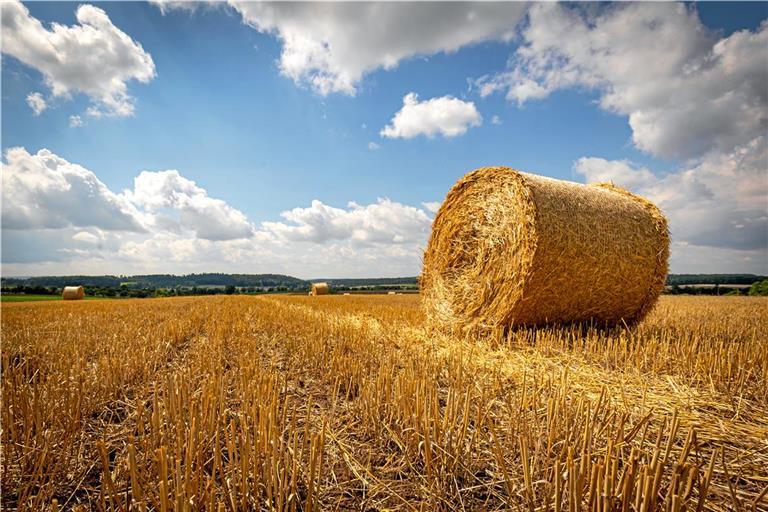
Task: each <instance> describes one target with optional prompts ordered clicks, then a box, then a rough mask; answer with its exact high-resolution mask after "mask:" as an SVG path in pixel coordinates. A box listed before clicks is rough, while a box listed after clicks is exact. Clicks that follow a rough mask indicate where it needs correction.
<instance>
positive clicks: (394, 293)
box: [387, 292, 397, 295]
mask: <svg viewBox="0 0 768 512" xmlns="http://www.w3.org/2000/svg"><path fill="white" fill-rule="evenodd" d="M387 295H397V292H387Z"/></svg>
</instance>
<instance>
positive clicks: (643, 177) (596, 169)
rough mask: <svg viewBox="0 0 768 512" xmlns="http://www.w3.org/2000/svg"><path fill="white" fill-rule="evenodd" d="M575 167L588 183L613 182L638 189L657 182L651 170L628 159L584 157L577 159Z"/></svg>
mask: <svg viewBox="0 0 768 512" xmlns="http://www.w3.org/2000/svg"><path fill="white" fill-rule="evenodd" d="M573 169H574V170H575V171H576V172H577V173H578V174H581V175H582V176H584V178H586V180H587V182H588V183H613V184H615V185H618V186H620V187H624V188H629V189H636V188H638V187H645V186H648V185H651V184H653V183H655V182H656V176H654V174H653V173H652V172H651V171H649V170H648V169H646V168H645V167H638V166H636V165H634V164H633V163H632V162H630V161H628V160H605V159H604V158H595V157H584V158H579V159H578V160H577V161H576V163H575V164H574V165H573Z"/></svg>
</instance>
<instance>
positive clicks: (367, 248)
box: [1, 148, 432, 277]
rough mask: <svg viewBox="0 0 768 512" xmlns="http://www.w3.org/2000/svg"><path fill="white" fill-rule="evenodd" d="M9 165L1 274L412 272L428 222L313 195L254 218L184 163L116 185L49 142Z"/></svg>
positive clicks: (411, 210) (403, 208) (410, 212)
mask: <svg viewBox="0 0 768 512" xmlns="http://www.w3.org/2000/svg"><path fill="white" fill-rule="evenodd" d="M2 176H3V188H2V193H3V198H2V199H3V212H2V213H3V229H2V236H3V244H2V258H1V260H2V262H3V263H2V270H3V272H4V274H5V275H21V274H23V275H34V274H49V275H50V274H82V273H91V274H92V273H129V274H130V273H157V272H161V273H168V272H175V273H178V272H217V271H218V272H247V273H259V272H264V273H267V272H269V273H271V272H281V273H288V274H292V275H297V276H300V277H313V276H315V277H317V276H322V275H324V276H352V277H356V276H360V277H361V276H372V275H377V276H392V277H394V276H398V275H400V276H402V275H415V274H417V273H418V271H419V267H420V255H421V254H422V251H423V249H424V246H425V244H426V240H427V236H428V234H429V229H430V225H431V222H432V219H431V216H430V214H429V213H428V209H429V207H428V206H425V208H426V209H422V208H417V207H413V206H408V205H405V204H402V203H398V202H396V201H392V200H389V199H379V200H377V201H376V202H374V203H371V204H358V203H355V202H350V203H348V204H347V205H346V207H345V208H336V207H333V206H329V205H326V204H324V203H323V202H321V201H319V200H318V201H313V202H312V204H311V205H310V206H308V207H302V208H294V209H292V210H288V211H285V212H283V213H282V220H281V221H275V222H262V223H260V224H259V225H258V228H255V227H254V226H253V224H252V223H251V222H250V221H249V220H248V219H247V217H246V216H245V214H243V213H242V212H240V211H239V210H237V209H235V208H234V207H232V206H231V205H229V204H227V203H226V202H225V201H223V200H220V199H216V198H212V197H210V196H209V194H208V192H207V191H206V190H205V189H204V188H203V187H201V186H200V185H198V184H197V183H195V182H194V181H192V180H189V179H187V178H185V177H184V176H182V175H181V174H180V173H179V172H178V171H175V170H170V171H160V172H148V171H143V172H141V173H139V174H138V175H137V176H136V178H135V179H134V186H133V188H132V189H130V190H126V191H123V192H122V193H120V194H115V193H114V192H112V191H110V190H109V189H108V188H107V187H106V185H104V183H102V182H101V181H100V180H99V179H98V178H97V177H96V175H95V174H94V173H93V172H91V171H89V170H87V169H85V168H83V167H81V166H79V165H76V164H72V163H70V162H67V161H66V160H64V159H63V158H61V157H59V156H57V155H55V154H53V153H52V152H50V151H48V150H40V151H39V152H38V153H37V154H30V153H28V152H27V151H26V150H25V149H23V148H14V149H11V150H8V152H7V153H6V162H5V163H4V165H3V170H2Z"/></svg>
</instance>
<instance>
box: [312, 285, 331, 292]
mask: <svg viewBox="0 0 768 512" xmlns="http://www.w3.org/2000/svg"><path fill="white" fill-rule="evenodd" d="M330 292H331V287H330V286H328V283H312V291H311V292H310V293H311V294H312V295H328V294H329V293H330Z"/></svg>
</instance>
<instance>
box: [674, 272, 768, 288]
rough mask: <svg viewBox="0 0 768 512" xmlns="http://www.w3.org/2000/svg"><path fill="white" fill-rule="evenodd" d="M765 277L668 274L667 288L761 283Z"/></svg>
mask: <svg viewBox="0 0 768 512" xmlns="http://www.w3.org/2000/svg"><path fill="white" fill-rule="evenodd" d="M765 278H766V276H758V275H755V274H669V275H668V276H667V284H668V285H669V286H675V285H678V286H682V285H686V284H752V283H754V282H757V281H762V280H763V279H765Z"/></svg>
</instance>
